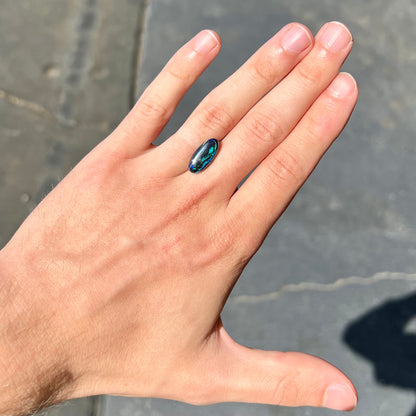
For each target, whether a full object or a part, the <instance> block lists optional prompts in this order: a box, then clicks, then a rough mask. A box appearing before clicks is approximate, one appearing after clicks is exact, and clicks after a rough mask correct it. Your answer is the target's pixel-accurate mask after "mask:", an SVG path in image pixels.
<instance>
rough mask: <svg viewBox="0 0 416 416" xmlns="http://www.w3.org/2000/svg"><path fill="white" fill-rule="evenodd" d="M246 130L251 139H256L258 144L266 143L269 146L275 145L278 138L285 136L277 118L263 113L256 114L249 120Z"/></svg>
mask: <svg viewBox="0 0 416 416" xmlns="http://www.w3.org/2000/svg"><path fill="white" fill-rule="evenodd" d="M245 128H246V130H247V133H248V135H249V137H250V139H251V138H254V140H256V141H257V142H260V143H262V142H264V143H266V144H267V145H270V144H273V143H275V142H276V138H278V137H282V135H283V131H282V127H281V124H280V123H278V121H277V118H274V117H271V116H269V115H266V114H263V113H256V114H254V116H253V117H251V118H249V120H248V122H247V124H246V126H245Z"/></svg>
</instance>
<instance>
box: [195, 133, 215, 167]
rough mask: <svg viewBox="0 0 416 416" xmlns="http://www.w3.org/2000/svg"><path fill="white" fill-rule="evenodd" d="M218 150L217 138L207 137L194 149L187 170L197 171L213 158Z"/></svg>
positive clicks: (206, 165)
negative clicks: (207, 138)
mask: <svg viewBox="0 0 416 416" xmlns="http://www.w3.org/2000/svg"><path fill="white" fill-rule="evenodd" d="M217 150H218V140H217V139H209V140H207V141H206V142H205V143H203V144H201V146H199V147H198V149H196V151H195V153H194V154H193V155H192V157H191V161H190V163H189V170H190V172H192V173H199V172H201V171H202V170H204V169H205V168H207V167H208V165H209V164H210V163H211V162H212V161H213V160H214V157H215V155H216V154H217Z"/></svg>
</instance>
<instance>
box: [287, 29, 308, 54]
mask: <svg viewBox="0 0 416 416" xmlns="http://www.w3.org/2000/svg"><path fill="white" fill-rule="evenodd" d="M311 41H312V39H311V37H310V36H309V33H308V32H307V31H306V29H305V28H303V27H302V26H300V25H293V26H292V27H291V28H290V29H289V31H288V32H287V33H286V34H285V35H284V36H283V39H282V46H283V49H285V50H286V51H288V52H293V53H300V52H302V51H304V50H305V49H306V48H307V47H308V46H309V45H310V44H311Z"/></svg>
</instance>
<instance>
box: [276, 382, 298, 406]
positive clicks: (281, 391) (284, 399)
mask: <svg viewBox="0 0 416 416" xmlns="http://www.w3.org/2000/svg"><path fill="white" fill-rule="evenodd" d="M299 393H300V391H299V386H298V381H297V378H296V376H293V374H286V375H285V376H283V377H282V378H281V379H280V380H279V381H278V382H277V383H276V385H275V387H274V390H273V392H272V401H273V403H275V404H281V405H288V406H293V405H296V404H297V403H299Z"/></svg>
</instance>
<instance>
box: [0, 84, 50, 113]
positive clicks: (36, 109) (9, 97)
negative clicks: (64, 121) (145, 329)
mask: <svg viewBox="0 0 416 416" xmlns="http://www.w3.org/2000/svg"><path fill="white" fill-rule="evenodd" d="M0 100H4V101H6V102H7V103H9V104H11V105H13V106H15V107H19V108H23V109H25V110H28V111H30V112H32V113H35V114H37V115H38V116H41V117H44V118H48V119H56V117H55V116H54V115H53V114H52V113H50V112H49V111H48V110H47V109H46V108H45V107H43V106H41V105H40V104H38V103H35V102H33V101H29V100H26V99H24V98H20V97H18V96H16V95H14V94H11V93H9V92H7V91H5V90H2V89H0Z"/></svg>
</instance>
